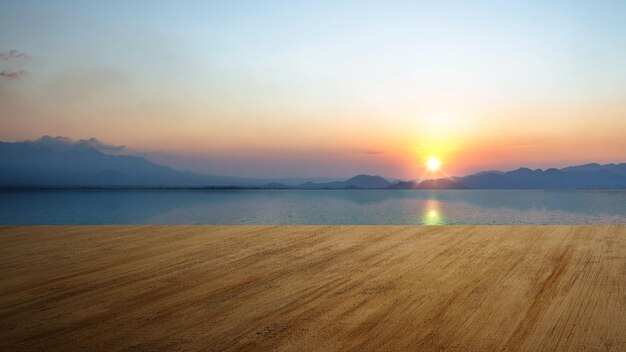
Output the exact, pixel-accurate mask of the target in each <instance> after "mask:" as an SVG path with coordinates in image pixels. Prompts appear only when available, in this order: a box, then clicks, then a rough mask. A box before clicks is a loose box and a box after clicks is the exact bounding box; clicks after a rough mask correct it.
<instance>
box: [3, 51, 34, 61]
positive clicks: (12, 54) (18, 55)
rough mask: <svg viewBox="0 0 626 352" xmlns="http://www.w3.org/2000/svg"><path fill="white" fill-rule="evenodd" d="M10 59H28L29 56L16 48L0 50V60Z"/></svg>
mask: <svg viewBox="0 0 626 352" xmlns="http://www.w3.org/2000/svg"><path fill="white" fill-rule="evenodd" d="M12 59H30V56H28V55H26V54H25V53H22V52H19V51H17V50H9V51H6V52H0V60H12Z"/></svg>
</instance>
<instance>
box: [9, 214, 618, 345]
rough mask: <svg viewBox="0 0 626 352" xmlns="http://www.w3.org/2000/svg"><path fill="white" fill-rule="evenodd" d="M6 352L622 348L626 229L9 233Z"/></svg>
mask: <svg viewBox="0 0 626 352" xmlns="http://www.w3.org/2000/svg"><path fill="white" fill-rule="evenodd" d="M0 278H1V280H0V350H3V351H41V350H47V351H70V350H72V351H77V350H107V351H108V350H114V351H130V350H142V351H179V350H180V351H200V350H202V351H205V350H216V351H218V350H219V351H263V350H275V351H319V350H336V351H364V350H371V351H384V350H424V351H430V350H432V351H440V350H446V351H494V350H506V351H517V350H519V351H541V350H546V351H553V350H562V351H581V350H592V351H595V350H598V351H624V350H626V226H623V225H622V226H620V225H612V226H609V225H607V226H443V227H436V226H433V227H429V226H424V227H420V226H4V227H0Z"/></svg>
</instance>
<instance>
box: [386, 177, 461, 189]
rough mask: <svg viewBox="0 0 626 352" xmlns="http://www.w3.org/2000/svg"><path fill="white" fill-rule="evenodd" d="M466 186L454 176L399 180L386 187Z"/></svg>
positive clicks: (447, 187) (427, 187) (457, 187)
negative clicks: (423, 179) (420, 180)
mask: <svg viewBox="0 0 626 352" xmlns="http://www.w3.org/2000/svg"><path fill="white" fill-rule="evenodd" d="M466 188H467V187H466V186H465V185H463V184H462V183H460V182H458V181H457V180H456V179H455V178H440V179H433V180H425V181H422V182H417V181H400V182H395V183H393V184H391V185H390V186H389V187H388V189H466Z"/></svg>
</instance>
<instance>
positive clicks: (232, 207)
mask: <svg viewBox="0 0 626 352" xmlns="http://www.w3.org/2000/svg"><path fill="white" fill-rule="evenodd" d="M0 214H1V215H0V223H1V224H347V225H349V224H425V225H460V224H626V190H611V191H604V190H454V191H451V190H438V191H437V190H422V191H403V190H276V191H271V190H259V191H254V190H245V191H215V190H213V191H198V190H193V191H175V190H172V191H164V190H159V191H147V190H141V191H121V190H120V191H110V190H109V191H70V190H65V191H3V192H0Z"/></svg>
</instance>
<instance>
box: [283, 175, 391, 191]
mask: <svg viewBox="0 0 626 352" xmlns="http://www.w3.org/2000/svg"><path fill="white" fill-rule="evenodd" d="M390 184H391V183H390V182H389V181H387V180H385V179H384V178H382V177H380V176H370V175H357V176H354V177H352V178H350V179H348V180H346V181H335V182H325V183H313V182H305V183H303V184H300V185H297V186H295V187H294V188H298V189H383V188H387V187H388V186H389V185H390Z"/></svg>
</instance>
